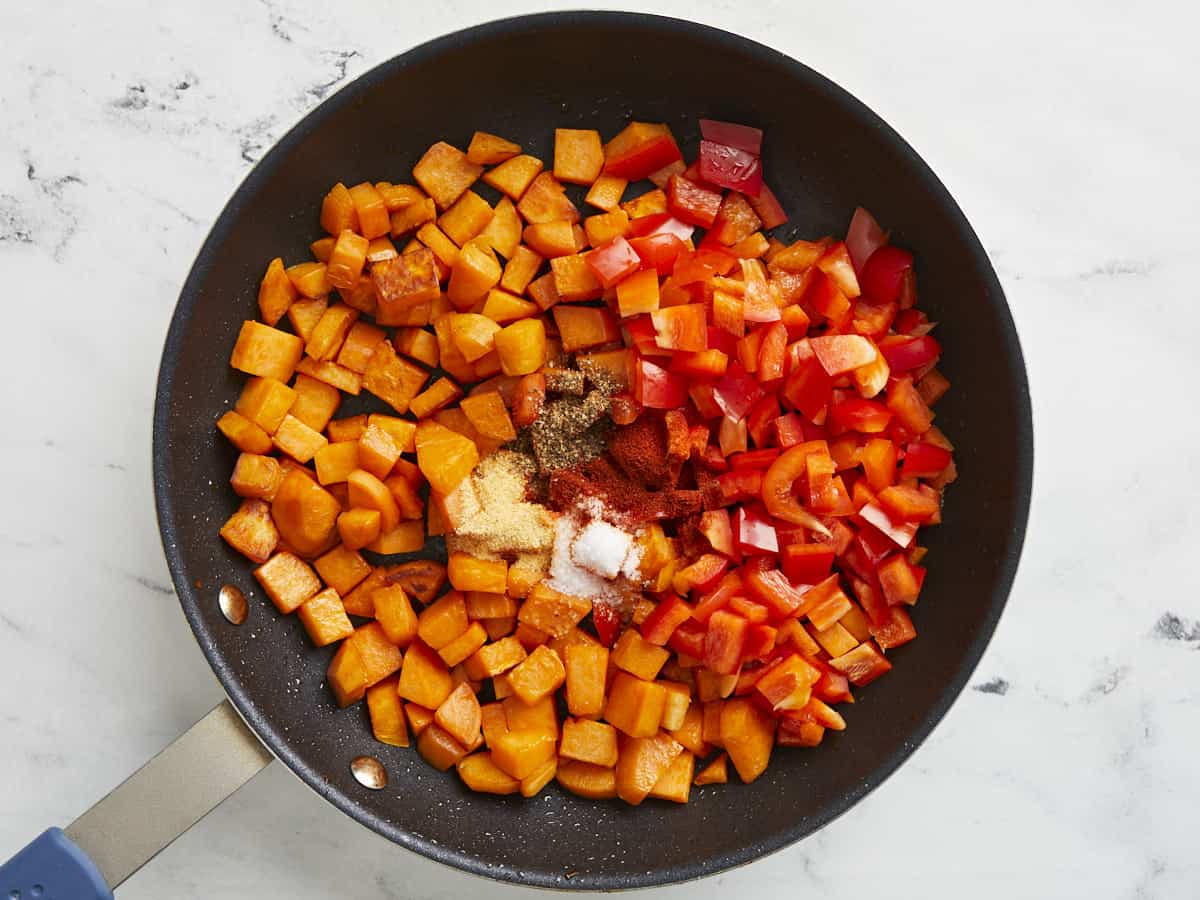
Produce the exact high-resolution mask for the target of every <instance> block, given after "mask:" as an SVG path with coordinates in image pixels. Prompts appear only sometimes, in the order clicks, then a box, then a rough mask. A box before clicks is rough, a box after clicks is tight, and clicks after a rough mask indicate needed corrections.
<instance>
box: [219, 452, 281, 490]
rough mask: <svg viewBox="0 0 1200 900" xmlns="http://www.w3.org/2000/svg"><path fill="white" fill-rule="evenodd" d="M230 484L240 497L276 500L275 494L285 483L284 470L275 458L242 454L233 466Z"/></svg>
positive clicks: (255, 454)
mask: <svg viewBox="0 0 1200 900" xmlns="http://www.w3.org/2000/svg"><path fill="white" fill-rule="evenodd" d="M229 483H230V484H231V485H232V486H233V492H234V493H235V494H237V495H238V496H239V497H252V498H256V499H258V500H268V501H269V500H272V499H274V497H275V492H276V491H277V490H279V485H280V484H282V483H283V469H281V468H280V466H279V460H277V459H275V458H274V457H271V456H261V455H259V454H257V453H242V454H241V455H239V456H238V459H237V462H236V463H235V464H234V466H233V475H231V476H230V478H229Z"/></svg>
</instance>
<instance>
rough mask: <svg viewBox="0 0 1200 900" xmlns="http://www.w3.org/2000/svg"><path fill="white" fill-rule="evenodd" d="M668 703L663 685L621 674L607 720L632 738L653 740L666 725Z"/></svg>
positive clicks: (607, 709) (613, 689)
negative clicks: (664, 713) (650, 738)
mask: <svg viewBox="0 0 1200 900" xmlns="http://www.w3.org/2000/svg"><path fill="white" fill-rule="evenodd" d="M666 702H667V691H666V688H664V687H663V686H662V685H660V684H656V683H654V682H652V681H642V680H641V679H640V678H635V677H634V676H633V675H630V674H628V673H626V672H618V673H617V675H616V677H615V678H613V682H612V687H611V689H610V690H609V695H608V701H607V703H605V706H604V718H605V719H607V720H608V721H609V722H611V723H612V724H613V725H615V726H616V727H617V728H619V729H620V730H621V731H623V732H625V734H627V735H629V736H630V737H650V736H652V735H654V734H655V733H657V731H658V728H659V725H660V724H661V723H662V714H663V709H664V707H665V706H666Z"/></svg>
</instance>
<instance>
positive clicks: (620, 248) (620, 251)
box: [583, 235, 642, 288]
mask: <svg viewBox="0 0 1200 900" xmlns="http://www.w3.org/2000/svg"><path fill="white" fill-rule="evenodd" d="M583 259H584V262H586V263H587V266H588V268H589V269H591V270H592V273H593V274H594V275H595V276H596V278H598V279H599V280H600V283H601V284H602V285H604V287H606V288H610V287H612V286H613V285H614V284H616V283H617V282H618V281H620V280H621V279H622V278H624V277H625V276H626V275H632V274H633V273H634V272H636V271H637V270H638V269H639V268H640V267H641V265H642V258H641V257H640V256H638V254H637V251H636V250H634V249H633V247H632V246H630V244H629V241H627V240H625V238H623V237H621V236H620V235H617V236H616V237H615V238H613V239H612V240H610V241H609V242H608V243H606V244H603V245H601V246H599V247H597V248H596V249H595V250H592V251H590V252H589V253H586V254H584V257H583Z"/></svg>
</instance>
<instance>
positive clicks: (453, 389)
mask: <svg viewBox="0 0 1200 900" xmlns="http://www.w3.org/2000/svg"><path fill="white" fill-rule="evenodd" d="M461 396H462V388H460V387H459V386H458V385H457V384H455V383H454V382H453V381H452V380H450V379H449V378H439V379H438V380H437V381H435V382H433V384H431V385H430V386H429V387H428V388H426V389H425V390H424V391H422V392H421V393H419V394H417V396H415V397H413V399H412V402H411V403H409V405H408V411H409V412H410V413H412V414H413V415H414V416H416V417H417V418H418V419H424V418H427V417H428V416H431V415H433V414H434V413H435V412H437V411H438V410H439V409H441V408H442V407H444V406H448V405H449V404H451V403H453V402H454V401H455V400H457V399H458V398H459V397H461Z"/></svg>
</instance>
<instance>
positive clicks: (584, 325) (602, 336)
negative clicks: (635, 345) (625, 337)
mask: <svg viewBox="0 0 1200 900" xmlns="http://www.w3.org/2000/svg"><path fill="white" fill-rule="evenodd" d="M564 258H565V257H564ZM553 313H554V323H555V324H556V325H557V326H558V333H559V337H561V338H562V345H563V349H564V350H565V351H567V352H568V353H574V352H575V351H577V350H587V349H589V348H591V347H598V346H600V345H601V344H607V343H610V342H612V341H618V340H620V339H621V329H620V327H619V326H618V325H617V320H616V318H615V317H614V316H613V314H612V313H611V312H609V311H608V310H607V309H600V308H598V307H594V306H556V307H554V310H553Z"/></svg>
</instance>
